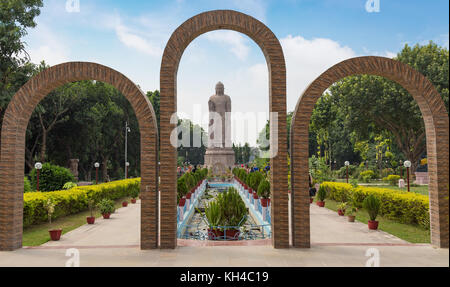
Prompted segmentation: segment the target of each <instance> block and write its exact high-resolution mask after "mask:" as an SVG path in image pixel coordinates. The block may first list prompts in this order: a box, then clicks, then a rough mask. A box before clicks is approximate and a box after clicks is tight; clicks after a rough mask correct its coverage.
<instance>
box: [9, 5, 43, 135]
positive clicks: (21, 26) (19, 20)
mask: <svg viewBox="0 0 450 287" xmlns="http://www.w3.org/2000/svg"><path fill="white" fill-rule="evenodd" d="M42 6H43V4H42V0H2V1H0V126H1V124H2V122H3V115H4V113H5V110H6V107H7V106H8V103H9V101H10V100H11V97H12V96H13V95H14V93H15V92H17V90H18V89H19V88H20V87H21V86H22V85H23V84H24V83H25V82H26V81H27V80H28V79H29V77H30V76H31V75H32V73H33V71H34V66H33V65H32V64H30V63H29V56H28V54H27V52H26V50H25V42H24V41H23V37H24V36H25V35H26V34H27V29H28V28H34V27H35V26H36V22H35V21H34V19H35V17H36V16H38V15H39V14H40V8H41V7H42Z"/></svg>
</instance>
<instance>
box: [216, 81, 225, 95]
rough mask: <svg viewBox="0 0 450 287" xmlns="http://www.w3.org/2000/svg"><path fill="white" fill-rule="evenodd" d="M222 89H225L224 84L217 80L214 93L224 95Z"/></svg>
mask: <svg viewBox="0 0 450 287" xmlns="http://www.w3.org/2000/svg"><path fill="white" fill-rule="evenodd" d="M224 91H225V87H224V85H223V84H222V82H218V83H217V84H216V95H218V96H223V95H224Z"/></svg>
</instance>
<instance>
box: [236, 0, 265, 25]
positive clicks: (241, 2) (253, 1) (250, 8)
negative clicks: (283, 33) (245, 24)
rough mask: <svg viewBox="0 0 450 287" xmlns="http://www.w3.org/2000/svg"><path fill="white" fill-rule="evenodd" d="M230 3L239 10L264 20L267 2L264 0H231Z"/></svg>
mask: <svg viewBox="0 0 450 287" xmlns="http://www.w3.org/2000/svg"><path fill="white" fill-rule="evenodd" d="M232 4H233V6H234V7H236V8H237V9H239V10H240V11H242V12H244V13H246V14H249V15H252V16H253V17H255V18H256V19H258V20H259V21H261V22H263V23H264V22H266V13H267V2H266V1H265V0H233V1H232Z"/></svg>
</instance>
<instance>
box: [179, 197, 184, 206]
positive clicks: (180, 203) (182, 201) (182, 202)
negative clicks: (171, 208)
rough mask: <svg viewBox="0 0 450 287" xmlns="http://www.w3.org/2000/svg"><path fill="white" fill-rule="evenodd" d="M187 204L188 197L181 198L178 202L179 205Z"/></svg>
mask: <svg viewBox="0 0 450 287" xmlns="http://www.w3.org/2000/svg"><path fill="white" fill-rule="evenodd" d="M185 204H186V198H182V199H180V202H179V203H178V206H181V207H183V206H184V205H185Z"/></svg>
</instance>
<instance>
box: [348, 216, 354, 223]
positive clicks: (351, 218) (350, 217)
mask: <svg viewBox="0 0 450 287" xmlns="http://www.w3.org/2000/svg"><path fill="white" fill-rule="evenodd" d="M347 218H348V222H355V218H356V216H354V215H348V216H347Z"/></svg>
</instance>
